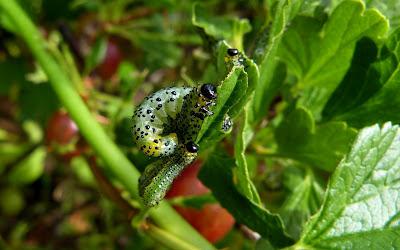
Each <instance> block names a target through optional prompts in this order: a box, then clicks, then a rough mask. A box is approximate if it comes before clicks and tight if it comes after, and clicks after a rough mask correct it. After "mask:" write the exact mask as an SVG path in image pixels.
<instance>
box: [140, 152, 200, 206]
mask: <svg viewBox="0 0 400 250" xmlns="http://www.w3.org/2000/svg"><path fill="white" fill-rule="evenodd" d="M191 146H192V147H195V146H194V145H191ZM195 151H196V152H197V149H196V150H195ZM196 152H191V151H189V150H187V146H180V147H179V148H178V149H177V151H176V152H175V153H174V154H173V155H172V156H170V157H167V158H165V159H161V160H158V161H156V162H155V163H153V164H150V165H149V166H147V167H146V169H145V171H144V172H143V174H142V175H141V176H140V178H139V195H140V196H141V197H142V198H143V203H144V204H145V206H147V207H153V206H156V205H157V204H158V203H159V202H160V201H161V200H162V199H163V198H164V196H165V194H166V192H167V191H168V189H169V187H170V186H171V184H172V181H173V180H174V179H175V178H176V177H177V176H178V175H179V174H180V173H181V172H182V170H183V169H184V168H185V167H186V166H187V165H189V164H190V163H192V162H193V161H194V160H195V159H196V157H197V153H196Z"/></svg>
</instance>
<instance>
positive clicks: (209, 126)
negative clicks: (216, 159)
mask: <svg viewBox="0 0 400 250" xmlns="http://www.w3.org/2000/svg"><path fill="white" fill-rule="evenodd" d="M247 86H248V84H247V75H246V73H245V72H244V70H243V67H242V66H234V67H233V68H232V70H231V72H229V74H228V76H227V77H226V78H225V79H224V80H223V81H222V82H221V84H220V85H219V86H218V87H217V91H218V99H217V104H216V105H215V106H214V108H213V109H212V111H213V112H214V115H212V116H208V117H207V118H206V119H205V120H204V123H203V125H202V127H201V129H200V131H199V134H198V136H197V140H196V142H199V144H200V147H201V146H202V145H203V146H205V145H211V144H212V143H213V142H215V141H216V140H218V138H220V137H219V135H218V134H220V135H221V134H222V131H221V130H222V129H221V127H222V122H223V120H224V117H225V115H226V114H227V113H228V111H229V109H230V108H231V107H232V106H234V105H235V104H236V103H237V102H238V100H239V99H240V98H241V97H242V95H243V92H245V91H246V89H247Z"/></svg>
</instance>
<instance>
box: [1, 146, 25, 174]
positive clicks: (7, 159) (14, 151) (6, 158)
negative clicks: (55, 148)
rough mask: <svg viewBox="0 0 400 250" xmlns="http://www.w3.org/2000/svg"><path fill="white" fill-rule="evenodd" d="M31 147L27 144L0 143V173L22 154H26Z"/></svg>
mask: <svg viewBox="0 0 400 250" xmlns="http://www.w3.org/2000/svg"><path fill="white" fill-rule="evenodd" d="M30 147H31V145H29V144H28V143H20V144H16V143H11V142H2V143H0V173H2V172H3V170H4V168H5V166H7V165H8V164H10V163H12V162H14V161H16V160H18V158H19V157H21V156H22V155H23V154H24V153H26V152H27V151H28V150H29V148H30Z"/></svg>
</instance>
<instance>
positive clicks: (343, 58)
mask: <svg viewBox="0 0 400 250" xmlns="http://www.w3.org/2000/svg"><path fill="white" fill-rule="evenodd" d="M366 5H367V6H366ZM370 6H373V7H376V8H378V9H380V10H381V11H382V12H383V14H382V13H381V12H380V11H379V10H377V9H371V8H368V7H370ZM384 6H385V7H384ZM387 6H390V8H393V9H395V8H398V4H397V3H394V2H393V3H389V2H388V3H386V4H383V5H379V4H377V3H376V2H373V1H372V2H367V3H363V2H362V1H340V2H339V1H336V2H334V3H332V4H331V5H328V6H324V5H322V3H318V2H317V1H314V2H312V3H311V2H302V1H276V3H272V9H273V10H274V11H273V12H271V15H272V18H271V21H270V22H267V23H265V28H264V29H261V30H260V31H259V34H258V40H256V42H255V44H254V45H253V46H254V49H253V50H252V51H247V52H248V53H249V55H250V57H252V58H253V60H254V62H255V63H253V61H250V60H249V59H246V62H247V63H245V64H244V65H245V66H244V67H238V68H233V69H232V71H231V72H230V73H229V75H228V77H227V78H226V79H223V80H222V83H221V86H220V95H222V96H223V100H222V101H221V102H220V103H218V105H221V107H218V105H217V108H216V113H217V116H216V117H215V118H214V121H212V122H206V125H205V129H207V131H208V130H212V131H216V129H217V125H216V124H218V123H215V122H216V121H218V119H219V118H221V117H223V115H224V114H226V113H227V114H230V115H231V116H232V115H233V117H234V118H235V113H233V114H232V111H237V109H239V110H241V112H240V114H242V116H241V119H237V120H236V122H237V123H239V124H240V126H241V128H240V129H238V130H237V131H236V136H235V139H233V140H234V147H235V149H234V155H233V156H229V154H227V153H217V152H220V150H219V149H218V150H217V151H214V152H212V153H209V155H208V160H207V162H206V163H205V165H204V167H203V170H202V172H201V173H200V178H201V179H202V181H203V182H204V183H205V184H206V185H207V186H208V187H209V188H210V189H211V190H212V191H213V194H214V196H215V197H216V198H217V200H219V202H221V204H222V205H223V206H224V207H226V208H227V209H228V210H229V211H230V212H231V213H232V214H233V215H234V216H235V218H236V220H237V221H238V222H239V223H243V224H245V225H247V226H248V227H250V228H251V229H253V230H254V231H256V232H258V233H259V234H260V235H261V237H262V238H263V239H265V240H266V241H269V243H270V244H272V246H274V247H278V248H279V247H287V246H290V245H292V244H293V243H294V242H296V241H297V243H296V244H294V245H293V246H292V248H293V249H307V248H310V249H311V248H312V249H314V248H323V249H338V248H339V249H347V248H352V249H362V248H369V249H382V248H383V249H387V248H396V247H399V244H400V243H399V241H398V235H399V232H400V231H399V228H398V216H399V212H400V211H399V210H398V209H399V207H398V201H397V198H396V197H397V195H398V192H399V190H398V188H396V186H397V184H396V182H397V175H398V170H397V169H398V167H399V164H398V161H397V160H396V159H398V156H397V154H398V153H399V150H398V149H396V148H397V143H398V140H399V128H398V126H396V125H391V123H399V119H398V112H397V110H398V108H399V107H400V106H399V103H397V99H398V97H397V91H398V89H399V86H400V79H399V78H398V67H399V61H398V57H399V55H400V54H399V52H400V51H399V50H398V48H399V38H398V37H399V35H400V29H397V21H398V16H396V15H393V13H391V11H389V12H388V9H387ZM384 14H386V15H387V18H390V20H388V19H387V18H386V17H385V16H384ZM203 15H204V13H203V12H201V11H199V10H197V7H195V8H194V18H193V19H194V24H195V25H197V26H198V27H200V28H202V29H203V32H204V33H205V34H206V35H208V36H212V37H213V38H215V39H221V38H222V39H226V40H227V43H229V44H231V46H236V47H239V48H241V45H240V44H239V45H238V44H237V42H238V41H240V40H243V39H238V37H239V36H243V34H244V33H245V32H247V31H249V28H248V26H247V25H245V24H246V22H245V21H243V20H241V21H239V20H236V21H232V23H231V25H228V24H225V25H222V24H221V23H220V22H217V21H216V20H213V19H209V18H205V17H203ZM198 20H201V21H198ZM207 20H208V21H207ZM389 23H390V24H391V25H389ZM232 27H236V28H232ZM238 27H239V28H238ZM218 28H219V29H221V30H218ZM229 29H230V30H231V31H230V32H227V30H229ZM217 34H218V36H217ZM224 34H230V35H225V36H224ZM221 35H222V37H221ZM208 40H210V39H208ZM225 47H226V46H225V45H224V44H221V43H220V44H218V48H217V52H216V57H217V62H219V61H221V60H222V58H221V54H222V52H221V51H219V50H222V51H224V50H225V49H226V48H225ZM245 47H246V46H245ZM218 66H219V65H218V64H217V65H216V75H217V76H218V75H220V74H219V72H218V71H219V70H221V69H220V68H221V67H220V68H219V67H218ZM214 78H215V77H214ZM233 82H234V83H233ZM277 96H279V97H280V98H279V99H281V100H280V102H279V103H278V105H272V106H270V105H271V102H272V100H273V99H274V98H277ZM242 98H243V99H244V101H242V100H243V99H242ZM282 99H283V100H282ZM236 105H238V106H236ZM268 106H270V109H269V110H270V111H271V110H272V111H274V113H275V114H274V116H273V117H272V119H271V117H270V119H269V120H268V122H269V123H268V124H267V126H264V127H262V126H261V127H260V126H259V125H260V123H259V122H260V121H262V120H263V119H265V115H266V113H267V111H268V109H267V108H266V107H268ZM385 122H391V123H385ZM213 123H214V125H212V124H213ZM208 124H211V125H210V126H209V127H208V126H207V125H208ZM377 124H380V125H381V126H382V128H380V127H379V125H377ZM371 125H372V126H371ZM369 126H371V127H369ZM203 129H204V127H203ZM256 131H257V136H254V134H255V132H256ZM271 133H272V134H273V135H274V136H273V138H270V137H268V136H267V134H271ZM200 136H203V137H201V140H200V142H203V140H204V144H208V145H209V144H210V143H212V142H213V139H216V138H218V136H217V135H215V133H214V134H213V133H212V132H208V133H207V132H205V133H204V134H200ZM209 137H210V138H212V139H210V138H209ZM352 144H353V146H351V145H352ZM248 145H250V146H252V147H249V149H248V150H247V151H246V148H247V146H248ZM217 148H218V147H217ZM252 157H254V158H260V157H261V161H262V158H268V157H273V158H279V160H275V161H274V160H272V161H269V162H268V163H266V164H277V165H279V166H280V167H281V168H283V170H282V171H283V176H284V177H283V183H282V184H281V185H283V186H284V188H287V190H289V194H288V195H287V196H286V197H284V200H285V201H284V203H283V204H282V205H281V206H278V207H276V206H274V205H276V204H271V203H270V201H263V200H262V199H260V197H259V195H258V192H257V190H256V183H255V182H254V181H252V179H251V172H252V171H254V170H252V169H251V167H252V166H251V164H253V165H254V163H253V162H254V158H252ZM256 161H259V160H256ZM339 163H340V164H339ZM256 166H257V164H256ZM294 166H295V167H296V168H299V167H300V168H301V169H302V170H303V171H291V169H293V167H294ZM321 171H322V172H321ZM301 172H302V173H301ZM332 172H333V175H332V177H331V180H330V182H329V184H328V186H327V188H326V191H324V188H323V187H324V186H325V185H326V183H325V181H324V180H321V179H320V177H319V175H320V174H321V173H332ZM284 180H287V181H286V182H285V181H284ZM255 181H256V180H255ZM281 181H282V180H281ZM324 192H325V198H323V196H324ZM389 193H390V194H389ZM389 197H391V198H389ZM263 203H264V204H263ZM278 204H279V203H278ZM266 207H267V208H269V210H266ZM269 211H274V212H276V213H279V214H280V215H277V214H272V213H270V212H269ZM383 211H385V212H383ZM317 212H318V213H317ZM314 213H317V214H316V215H315V216H314V217H313V219H312V220H310V216H311V215H312V214H314ZM259 244H260V245H262V244H265V241H263V240H261V241H259Z"/></svg>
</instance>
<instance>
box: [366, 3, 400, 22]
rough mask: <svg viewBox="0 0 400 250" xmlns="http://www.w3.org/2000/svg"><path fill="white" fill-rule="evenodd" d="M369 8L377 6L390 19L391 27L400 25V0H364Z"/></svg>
mask: <svg viewBox="0 0 400 250" xmlns="http://www.w3.org/2000/svg"><path fill="white" fill-rule="evenodd" d="M364 2H365V4H366V5H367V7H368V8H376V9H378V10H379V11H380V12H382V14H384V15H385V16H386V17H387V18H388V19H389V21H390V27H391V28H398V27H399V26H400V2H399V1H398V0H385V1H382V0H364Z"/></svg>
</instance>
